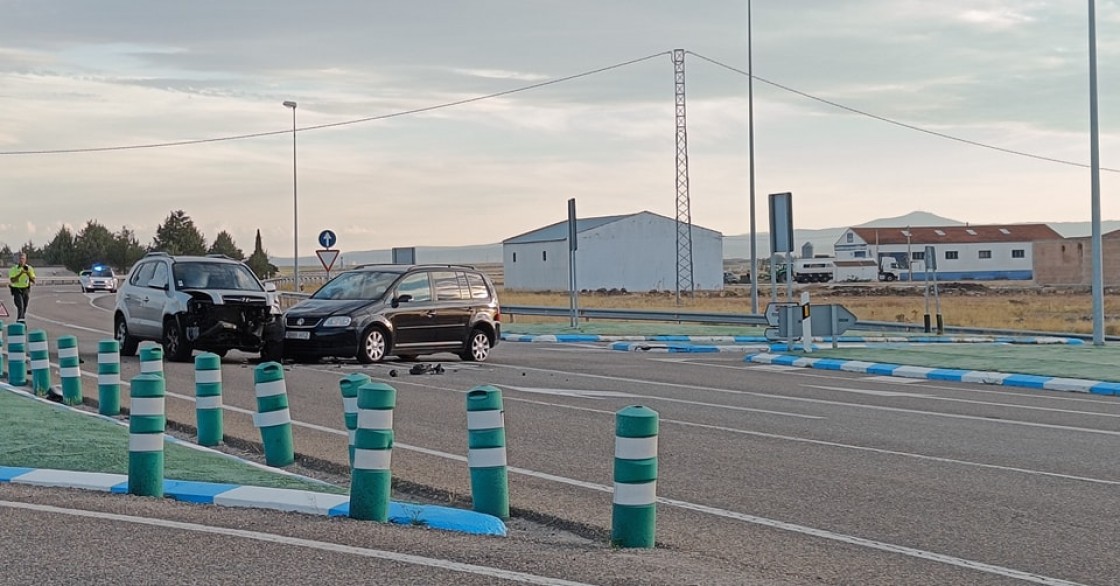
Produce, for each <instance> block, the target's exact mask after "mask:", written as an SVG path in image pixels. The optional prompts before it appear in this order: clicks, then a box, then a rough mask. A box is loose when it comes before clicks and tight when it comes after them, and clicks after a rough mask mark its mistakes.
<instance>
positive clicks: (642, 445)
mask: <svg viewBox="0 0 1120 586" xmlns="http://www.w3.org/2000/svg"><path fill="white" fill-rule="evenodd" d="M614 455H615V457H616V458H623V459H625V460H645V459H648V458H656V457H657V436H653V437H615V438H614Z"/></svg>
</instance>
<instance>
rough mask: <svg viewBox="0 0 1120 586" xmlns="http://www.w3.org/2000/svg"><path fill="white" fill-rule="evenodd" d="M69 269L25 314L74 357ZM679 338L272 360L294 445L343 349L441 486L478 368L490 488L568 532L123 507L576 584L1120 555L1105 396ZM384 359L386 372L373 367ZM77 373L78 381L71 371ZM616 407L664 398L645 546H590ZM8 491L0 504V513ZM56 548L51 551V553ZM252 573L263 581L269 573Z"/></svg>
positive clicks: (453, 472)
mask: <svg viewBox="0 0 1120 586" xmlns="http://www.w3.org/2000/svg"><path fill="white" fill-rule="evenodd" d="M73 289H75V288H74V287H60V288H45V287H44V288H41V289H39V290H37V291H35V295H34V297H33V300H32V306H31V310H30V312H31V314H32V319H31V320H30V322H29V325H30V326H31V327H32V328H37V327H43V328H45V329H47V330H48V332H49V333H50V336H51V339H52V341H53V340H54V339H55V338H56V337H57V336H59V335H64V334H71V335H76V336H78V338H79V340H80V350H81V352H82V355H83V357H84V358H85V360H86V365H87V369H89V366H90V365H93V364H95V363H96V356H95V353H96V343H97V341H98V340H99V339H102V338H105V337H108V336H109V335H110V331H111V313H109V311H108V309H109V308H111V306H112V303H113V298H112V296H107V295H96V294H93V295H88V296H87V295H83V294H81V293H78V292H77V291H73ZM52 347H53V342H52ZM681 356H682V355H673V354H663V353H640V352H637V353H631V352H617V351H610V350H606V349H604V348H603V345H595V344H587V345H573V344H528V343H503V344H501V345H499V346H498V347H497V348H496V349H495V351H494V353H493V354H492V357H491V360H490V361H489V362H487V363H484V364H481V365H473V364H463V363H460V362H459V361H458V359H457V358H454V357H452V356H450V355H447V356H439V357H429V358H428V359H427V360H431V359H433V358H435V359H440V360H442V361H443V364H444V367H445V369H446V372H445V373H444V374H441V375H417V376H413V375H409V374H408V373H407V371H408V368H409V366H410V365H409V364H399V363H387V364H383V365H374V366H373V367H368V368H359V367H358V365H356V364H319V365H297V366H294V367H292V368H291V369H290V370H288V371H287V372H286V375H287V387H288V393H289V399H290V402H291V412H292V416H293V418H294V419H295V420H296V425H295V427H294V429H295V432H296V438H295V443H296V449H297V451H298V452H300V453H301V454H303V455H306V456H310V457H313V458H315V459H318V460H321V461H325V462H331V463H334V464H337V465H339V466H345V464H346V436H345V434H344V433H343V432H342V431H341V430H342V402H341V397H340V394H339V390H338V380H339V378H340V377H341V376H343V375H344V374H346V373H348V372H352V371H354V370H360V371H362V372H365V373H367V374H370V375H371V376H373V377H374V378H375V379H377V380H381V381H384V382H388V383H389V384H392V385H393V386H394V387H396V389H397V390H398V406H397V409H396V413H395V432H396V441H397V443H396V445H395V447H394V454H393V475H394V477H396V478H397V479H399V480H404V481H407V482H408V483H410V484H411V485H415V486H417V487H422V488H423V489H424V490H426V491H431V492H433V493H448V494H453V495H468V494H469V476H468V473H467V468H466V464H465V454H466V416H465V410H464V401H465V399H464V394H465V393H466V391H468V390H469V389H471V388H472V387H474V386H476V385H480V384H492V385H496V386H497V387H499V388H500V389H502V391H503V395H504V399H505V409H506V414H505V421H506V426H507V428H506V429H507V443H508V453H509V462H510V466H511V470H510V483H511V505H512V506H513V507H514V509H515V510H516V511H518V512H519V514H524V515H529V516H532V517H533V518H535V519H538V520H548V521H550V522H552V523H553V525H554V526H555V527H562V528H565V529H568V530H570V531H571V533H572V535H573V536H572V537H571V538H570V539H561V540H556V539H550V538H548V537H547V536H542V535H540V534H538V533H535V532H533V531H526V532H523V533H518V532H515V534H514V535H513V536H512V537H510V538H508V539H505V540H494V539H488V540H483V541H484V542H485V545H477V544H478V543H479V541H478V540H477V538H466V537H464V536H458V535H449V534H442V533H437V532H433V531H422V530H417V529H415V528H376V529H367V528H364V527H365V525H368V524H358V523H356V522H350V521H345V520H344V521H341V522H340V521H337V520H336V521H327V520H312V519H308V518H306V517H302V516H297V515H281V514H276V513H264V512H251V513H242V512H238V513H236V515H234V514H232V513H231V514H229V515H226V514H224V513H223V514H220V515H219V514H215V513H211V512H209V508H206V507H187V506H185V505H177V504H174V503H155V504H152V503H150V502H149V503H146V504H145V507H144V508H145V511H146V514H149V515H152V516H157V517H160V518H165V519H166V518H176V516H177V515H186V516H195V515H197V516H199V517H202V518H207V519H211V520H213V522H219V523H221V522H223V521H222V520H224V519H231V518H233V517H235V516H240V515H252V516H259V517H260V518H262V519H267V520H266V521H253V522H251V523H250V527H249V528H253V523H260V524H261V525H262V526H264V527H266V528H267V529H269V530H271V531H280V532H284V533H286V534H296V535H303V534H304V532H305V531H306V532H307V534H313V535H315V536H316V538H318V539H324V540H331V539H332V537H331V535H332V530H333V529H337V528H340V527H343V529H345V530H343V529H339V538H338V539H339V540H340V541H342V542H345V540H346V539H349V537H345V536H346V535H350V533H347V532H348V531H356V532H358V533H363V532H365V533H368V534H369V535H374V534H380V532H383V531H390V532H393V533H392V535H394V536H398V535H404V536H406V537H404V538H399V539H398V538H397V537H393V538H392V539H391V543H393V544H394V545H395V546H399V551H406V552H408V553H415V554H417V555H424V556H433V557H440V559H444V558H446V559H453V560H457V561H460V562H466V563H476V564H482V565H487V566H494V567H500V568H504V569H508V570H516V571H523V572H529V573H532V574H536V575H541V576H550V577H553V578H562V579H568V580H573V581H577V582H586V583H595V584H627V583H632V584H661V583H664V584H859V585H878V584H882V585H897V584H908V585H909V584H931V585H932V584H937V585H946V584H960V585H966V584H967V585H975V584H1016V583H1039V584H1102V585H1103V584H1117V583H1118V579H1117V576H1120V559H1118V558H1117V556H1115V554H1114V546H1113V544H1112V542H1111V539H1110V538H1108V535H1113V534H1114V533H1115V528H1116V526H1117V523H1118V521H1120V496H1118V488H1120V450H1117V449H1116V446H1117V445H1118V443H1120V401H1117V400H1115V399H1112V398H1104V397H1093V396H1084V395H1073V394H1069V393H1059V392H1044V391H1029V390H1017V389H1011V388H1003V387H985V386H980V385H966V384H954V383H943V382H936V381H919V380H913V379H894V378H883V377H869V376H865V375H858V374H852V373H843V372H821V371H814V370H807V369H794V368H784V367H771V366H764V365H748V364H745V363H743V362H742V356H741V355H739V354H709V355H692V356H691V357H681ZM244 358H245V357H243V356H239V355H234V354H231V355H230V356H228V357H227V358H226V359H225V361H224V372H223V377H224V386H225V398H224V402H225V404H226V405H227V407H229V408H230V410H229V411H227V413H226V418H225V420H226V433H227V435H232V436H234V437H239V438H243V439H246V440H251V441H259V439H260V437H259V433H258V431H257V430H256V429H255V428H253V427H252V422H251V418H250V415H249V413H250V412H251V410H252V409H253V408H254V406H255V400H254V397H253V392H252V363H251V362H249V363H247V364H246V363H245V362H244ZM994 366H995V365H993V367H994ZM165 368H166V373H167V379H168V390H169V392H170V393H172V397H173V398H169V399H168V401H167V408H168V411H169V413H168V416H169V419H171V420H173V421H179V422H182V423H185V424H188V425H191V424H193V421H194V406H193V403H192V402H191V401H190V400H189V397H190V396H193V371H192V367H191V366H190V365H187V364H167V365H166V366H165ZM391 369H396V370H397V373H398V375H399V376H397V377H390V376H389V373H390V370H391ZM137 372H138V364H137V360H136V359H135V358H129V359H125V360H124V363H123V364H122V373H123V376H124V378H125V379H126V380H127V379H128V378H130V377H131V376H133V375H135V374H136V373H137ZM86 388H87V394H88V393H89V389H91V388H93V389H95V388H96V387H95V386H94V385H93V383H92V381H91V380H89V379H87V384H86ZM176 396H178V397H181V398H174V397H176ZM126 404H127V402H126ZM634 404H641V405H646V406H648V407H651V408H653V409H655V410H657V411H658V412H659V413H660V415H661V434H660V437H659V450H660V451H659V475H660V477H659V481H658V494H659V497H660V498H661V499H662V500H661V502H660V504H659V508H658V532H657V542H658V548H657V549H656V550H655V551H652V552H637V551H628V550H627V551H618V550H610V549H609V548H607V547H605V542H606V539H607V536H608V535H609V530H610V526H611V518H610V512H611V504H610V503H611V497H610V493H609V487H610V486H611V484H612V477H611V475H612V463H613V450H614V413H615V412H616V411H617V410H618V409H620V408H622V407H624V406H627V405H634ZM36 494H41V493H38V492H35V491H30V492H26V493H25V492H23V491H13V490H12V489H10V488H8V487H2V488H0V500H9V501H27V502H31V501H35V500H36V498H37V497H36V496H35V495H36ZM40 498H41V497H40ZM121 498H122V497H108V496H104V495H99V496H97V497H84V496H83V497H81V498H74V499H69V500H71V501H73V502H75V503H77V504H75V505H74V506H75V507H77V508H83V507H85V508H90V507H100V508H102V509H104V510H113V511H114V512H116V511H117V509H118V506H117V505H116V504H114V503H118V502H120V503H124V504H121V505H120V506H119V509H120V511H121V512H125V513H126V514H133V513H127V509H128V507H130V506H133V505H131V504H128V503H131V502H132V501H133V500H135V499H123V500H120V499H121ZM55 504H57V503H55ZM149 507H154V508H149ZM14 511H15V510H14V509H10V508H4V507H2V506H0V517H4V518H12V515H13V514H14ZM184 511H186V512H184ZM18 515H19V516H20V518H26V520H25V522H24V524H17V525H15V526H14V527H15V528H14V529H13V526H12V525H10V524H7V523H0V535H3V534H7V533H9V532H11V531H15V536H14V537H13V538H14V539H15V540H16V541H19V537H18V536H19V535H22V534H23V533H24V532H26V531H32V530H33V528H34V527H40V526H41V525H42V523H44V522H45V521H44V520H45V519H48V518H52V517H58V516H61V515H63V513H59V512H47V511H39V510H27V509H20V510H19V511H18ZM276 519H279V520H276ZM95 522H96V523H97V524H99V527H98V528H97V529H96V530H97V531H99V532H102V531H104V532H113V531H120V532H122V533H123V534H129V533H136V531H137V529H136V528H135V527H131V528H130V527H128V526H125V525H128V524H129V522H125V521H107V520H97V521H94V520H92V519H86V518H77V517H74V518H70V519H69V520H68V522H67V524H66V525H64V526H61V527H56V528H55V529H54V531H57V532H61V533H63V535H58V536H52V541H53V540H66V539H67V536H68V535H69V536H70V538H71V539H73V540H75V541H78V542H81V543H85V544H88V545H89V547H91V548H93V547H95V546H96V545H97V544H96V541H97V540H93V539H90V538H88V535H90V533H88V532H89V531H90V530H91V529H89V528H88V527H86V525H87V524H93V523H95ZM116 523H120V524H121V526H120V527H117V526H116V525H115V524H116ZM100 525H104V527H102V526H100ZM355 526H358V527H359V528H358V529H354V528H353V527H355ZM277 527H280V528H282V529H278V528H277ZM177 531H179V530H172V529H159V530H157V529H151V528H145V529H144V532H146V533H151V535H150V536H149V537H148V538H146V539H144V540H143V541H144V543H149V542H151V543H156V544H162V547H163V549H162V550H161V554H160V556H161V559H176V558H177V556H180V555H182V556H190V555H193V554H190V553H187V552H186V551H185V550H186V549H187V546H186V545H185V544H186V543H187V541H183V540H182V539H181V538H177V537H176V536H175V533H176V532H177ZM184 531H185V530H184ZM416 535H422V536H424V537H423V539H421V538H418V537H416ZM83 536H86V537H83ZM581 538H585V539H581ZM370 539H373V538H372V537H371V538H370ZM4 540H5V542H7V543H11V540H9V539H6V538H5V539H4ZM221 540H223V541H224V540H230V543H231V545H230V546H229V547H228V549H226V551H228V552H240V551H243V550H244V551H258V550H259V549H260V545H259V544H260V543H261V542H259V541H254V540H253V539H252V538H249V537H237V536H222V538H221ZM242 541H245V542H251V543H241V542H242ZM56 542H57V541H56ZM191 542H192V543H193V540H192V541H191ZM235 543H241V545H232V544H235ZM254 544H256V545H254ZM404 544H414V545H415V547H414V548H413V549H411V550H410V549H409V548H408V547H407V546H406V545H404ZM270 547H272V546H270ZM276 547H281V546H276ZM282 547H286V548H291V547H295V546H291V545H285V546H282ZM300 551H301V553H300V555H301V556H307V555H311V556H313V557H314V556H322V555H325V554H322V553H321V550H309V551H303V550H300ZM314 551H320V553H319V554H315V553H314ZM479 552H485V554H484V555H483V554H480V553H479ZM90 555H96V554H95V553H91V554H90ZM227 555H234V556H235V557H237V556H236V555H235V554H234V553H230V554H227ZM329 555H330V556H332V557H333V556H336V555H341V556H343V557H348V559H349V558H354V557H356V556H358V554H352V553H351V554H346V553H340V552H334V551H332V552H331V553H330V554H329ZM38 559H39V561H40V562H42V561H43V560H42V558H38ZM207 559H212V558H207ZM239 560H240V558H239ZM480 560H484V561H480ZM576 560H578V561H576ZM58 563H59V564H61V565H60V567H59V569H60V571H61V570H62V567H63V566H69V565H72V564H70V563H69V562H66V563H64V562H61V561H60V562H58ZM169 563H170V562H169ZM176 563H177V562H176ZM183 563H184V564H186V563H187V562H183ZM231 563H232V562H231ZM237 563H239V564H241V565H242V566H243V567H245V568H250V567H251V568H255V569H260V571H261V572H265V571H267V569H265V568H262V565H267V564H268V562H267V561H266V559H265V558H263V557H261V556H256V555H249V554H246V556H245V557H244V559H243V560H240V561H238V562H237ZM354 564H356V565H360V566H362V567H363V568H366V567H369V568H372V567H374V566H376V567H377V568H378V569H377V571H385V572H388V573H386V574H384V576H385V580H384V582H383V583H399V584H408V583H457V584H474V583H505V582H502V581H501V579H499V578H494V577H489V576H483V575H481V574H463V575H462V576H459V575H456V577H454V578H448V577H447V574H446V572H449V570H444V569H439V568H437V567H430V566H420V567H422V568H423V570H422V571H420V570H417V569H416V566H408V565H407V564H403V565H402V564H400V563H396V562H393V563H390V562H381V561H374V558H369V557H363V558H362V560H361V561H360V562H358V561H355V562H354ZM296 565H299V566H300V567H301V568H308V569H309V568H311V566H310V565H308V564H296ZM329 565H330V566H331V567H337V566H338V564H335V563H333V562H332V563H330V564H329ZM49 567H50V566H48V568H49ZM182 567H187V566H185V565H184V566H182ZM398 570H399V572H398ZM215 571H218V570H215ZM254 571H256V570H254ZM309 571H310V569H309ZM363 571H365V570H363ZM370 571H373V570H370ZM417 572H419V573H417ZM216 575H218V574H216ZM260 575H261V576H262V578H261V581H262V582H263V581H266V580H267V581H270V582H275V581H276V579H275V577H272V576H270V577H268V578H264V577H263V576H265V575H266V574H265V573H262V574H260ZM0 580H4V578H0ZM409 580H415V581H411V582H410V581H409ZM470 580H479V581H477V582H476V581H470ZM493 580H497V581H496V582H494V581H493ZM30 581H32V580H30V579H28V582H30ZM34 581H36V582H38V583H42V580H39V579H36V580H34ZM94 581H96V580H94ZM126 581H127V580H126ZM281 581H283V580H281ZM294 581H295V580H293V582H294ZM48 582H49V580H48ZM379 582H380V581H379ZM6 583H7V582H6ZM58 583H62V582H58ZM182 583H189V582H187V581H184V582H182Z"/></svg>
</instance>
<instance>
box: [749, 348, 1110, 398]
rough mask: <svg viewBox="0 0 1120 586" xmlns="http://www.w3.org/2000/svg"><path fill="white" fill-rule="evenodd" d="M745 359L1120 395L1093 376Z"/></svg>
mask: <svg viewBox="0 0 1120 586" xmlns="http://www.w3.org/2000/svg"><path fill="white" fill-rule="evenodd" d="M743 361H744V362H752V363H757V364H778V365H784V366H795V367H801V368H816V369H821V370H843V371H846V372H856V373H863V374H870V375H878V376H899V377H906V378H924V379H928V380H940V381H953V382H965V383H978V384H990V385H1001V386H1005V387H1019V388H1027V389H1039V390H1046V391H1065V392H1073V393H1092V394H1094V395H1110V396H1120V383H1115V382H1108V381H1100V380H1091V379H1080V378H1063V377H1057V376H1039V375H1034V374H1015V373H1006V372H996V371H985V370H961V369H955V368H929V367H925V366H905V365H902V364H887V363H879V362H866V361H863V360H839V359H836V358H809V357H807V356H796V355H792V354H772V353H769V352H767V353H760V354H751V355H748V356H745V357H744V358H743Z"/></svg>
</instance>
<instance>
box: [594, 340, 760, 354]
mask: <svg viewBox="0 0 1120 586" xmlns="http://www.w3.org/2000/svg"><path fill="white" fill-rule="evenodd" d="M766 348H768V346H767V345H765V344H755V345H753V346H713V345H697V344H689V343H684V342H680V343H674V342H668V343H666V342H614V343H613V344H611V345H610V349H611V350H620V351H622V352H669V353H670V354H678V353H681V354H709V353H714V352H738V353H739V354H742V353H744V352H757V351H759V350H764V349H766Z"/></svg>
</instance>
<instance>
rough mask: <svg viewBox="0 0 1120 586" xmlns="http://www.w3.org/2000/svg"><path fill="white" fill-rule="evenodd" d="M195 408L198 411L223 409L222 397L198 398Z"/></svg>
mask: <svg viewBox="0 0 1120 586" xmlns="http://www.w3.org/2000/svg"><path fill="white" fill-rule="evenodd" d="M194 402H195V406H196V407H197V408H198V409H221V408H222V396H221V395H214V396H212V397H198V398H196V399H195V400H194Z"/></svg>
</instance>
